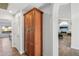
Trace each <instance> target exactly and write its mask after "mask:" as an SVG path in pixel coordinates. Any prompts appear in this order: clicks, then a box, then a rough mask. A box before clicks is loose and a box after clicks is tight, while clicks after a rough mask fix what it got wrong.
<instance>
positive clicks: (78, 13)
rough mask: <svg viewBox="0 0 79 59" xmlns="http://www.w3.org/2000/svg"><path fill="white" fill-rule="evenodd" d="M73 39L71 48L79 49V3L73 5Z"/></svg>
mask: <svg viewBox="0 0 79 59" xmlns="http://www.w3.org/2000/svg"><path fill="white" fill-rule="evenodd" d="M71 20H72V39H71V47H72V48H75V49H79V3H76V4H75V3H73V4H71Z"/></svg>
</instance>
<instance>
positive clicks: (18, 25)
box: [12, 11, 24, 53]
mask: <svg viewBox="0 0 79 59" xmlns="http://www.w3.org/2000/svg"><path fill="white" fill-rule="evenodd" d="M22 22H23V14H22V12H21V11H19V12H17V13H16V15H15V17H14V20H13V21H12V27H13V29H12V31H13V32H12V34H13V37H12V39H13V41H12V42H13V44H12V45H13V47H16V48H17V49H18V51H19V52H20V53H23V51H24V45H23V44H24V43H23V23H22Z"/></svg>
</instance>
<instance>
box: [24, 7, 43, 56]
mask: <svg viewBox="0 0 79 59" xmlns="http://www.w3.org/2000/svg"><path fill="white" fill-rule="evenodd" d="M42 16H43V12H42V11H40V10H39V9H37V8H33V9H32V10H30V11H28V12H27V13H25V14H24V50H25V53H26V54H27V55H29V56H41V55H42V46H43V45H42V41H43V40H42V34H43V33H42V21H43V19H42Z"/></svg>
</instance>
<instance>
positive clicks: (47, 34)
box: [40, 4, 53, 56]
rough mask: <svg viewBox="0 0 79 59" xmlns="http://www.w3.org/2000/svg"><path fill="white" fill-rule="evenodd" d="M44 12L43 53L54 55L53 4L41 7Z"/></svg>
mask: <svg viewBox="0 0 79 59" xmlns="http://www.w3.org/2000/svg"><path fill="white" fill-rule="evenodd" d="M40 9H41V10H42V11H43V12H44V13H43V55H44V56H52V55H53V37H52V36H53V34H52V32H53V31H52V30H53V29H52V27H53V26H52V23H53V21H52V10H53V4H47V5H45V6H43V7H42V8H40Z"/></svg>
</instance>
